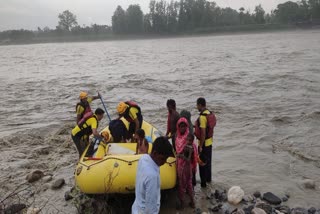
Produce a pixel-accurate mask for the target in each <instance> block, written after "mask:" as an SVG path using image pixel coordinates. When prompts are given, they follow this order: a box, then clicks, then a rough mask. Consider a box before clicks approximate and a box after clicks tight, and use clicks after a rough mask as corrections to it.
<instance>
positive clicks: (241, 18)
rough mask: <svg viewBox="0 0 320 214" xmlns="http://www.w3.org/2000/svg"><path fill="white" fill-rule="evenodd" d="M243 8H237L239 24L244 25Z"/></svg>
mask: <svg viewBox="0 0 320 214" xmlns="http://www.w3.org/2000/svg"><path fill="white" fill-rule="evenodd" d="M243 18H244V8H243V7H240V8H239V20H240V24H244V20H243Z"/></svg>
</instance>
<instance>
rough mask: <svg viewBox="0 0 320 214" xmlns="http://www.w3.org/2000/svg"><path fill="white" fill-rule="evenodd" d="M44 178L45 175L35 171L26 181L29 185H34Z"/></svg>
mask: <svg viewBox="0 0 320 214" xmlns="http://www.w3.org/2000/svg"><path fill="white" fill-rule="evenodd" d="M43 176H44V173H43V172H42V171H40V170H35V171H33V172H31V173H30V174H28V175H27V177H26V180H27V181H28V182H29V183H33V182H35V181H37V180H39V179H40V178H42V177H43Z"/></svg>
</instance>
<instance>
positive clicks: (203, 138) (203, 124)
mask: <svg viewBox="0 0 320 214" xmlns="http://www.w3.org/2000/svg"><path fill="white" fill-rule="evenodd" d="M197 109H198V110H199V112H200V115H199V117H198V119H197V120H196V122H195V132H194V134H195V136H196V137H197V139H198V145H199V147H198V152H199V156H200V157H203V158H202V159H205V160H206V161H205V162H206V164H200V163H199V172H200V179H201V187H206V186H207V183H210V182H211V180H212V177H211V176H212V169H211V160H212V143H213V129H214V127H215V125H216V117H215V115H214V113H213V112H210V111H209V110H208V109H207V107H206V100H205V99H204V98H203V97H200V98H198V99H197Z"/></svg>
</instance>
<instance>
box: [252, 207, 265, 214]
mask: <svg viewBox="0 0 320 214" xmlns="http://www.w3.org/2000/svg"><path fill="white" fill-rule="evenodd" d="M251 214H266V212H265V211H264V210H263V209H261V208H258V207H255V208H253V210H252V211H251Z"/></svg>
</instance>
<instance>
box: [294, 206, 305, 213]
mask: <svg viewBox="0 0 320 214" xmlns="http://www.w3.org/2000/svg"><path fill="white" fill-rule="evenodd" d="M291 214H308V211H307V210H306V209H305V208H302V207H296V208H293V209H292V210H291Z"/></svg>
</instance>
